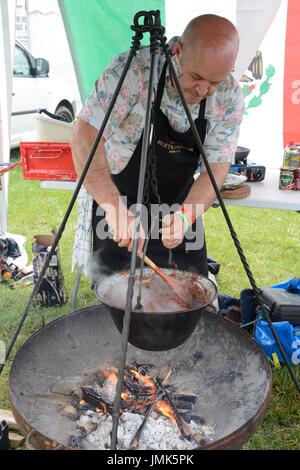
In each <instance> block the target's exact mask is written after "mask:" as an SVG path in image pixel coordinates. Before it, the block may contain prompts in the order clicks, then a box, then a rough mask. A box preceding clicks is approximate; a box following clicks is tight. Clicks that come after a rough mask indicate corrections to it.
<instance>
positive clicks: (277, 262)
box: [0, 152, 300, 449]
mask: <svg viewBox="0 0 300 470" xmlns="http://www.w3.org/2000/svg"><path fill="white" fill-rule="evenodd" d="M14 158H15V159H16V158H18V153H17V152H14ZM254 184H255V183H254ZM71 195H72V193H71V191H58V190H57V191H53V190H45V189H41V188H40V183H39V182H38V181H33V182H30V181H24V180H23V179H22V174H21V169H17V170H14V171H12V172H11V174H10V190H9V214H8V230H9V232H10V233H16V234H21V235H24V236H25V237H26V239H27V243H26V250H27V253H28V255H29V256H30V261H31V259H32V257H31V243H32V242H33V237H34V235H36V234H39V233H43V234H45V233H51V230H52V229H53V228H54V229H57V228H58V227H59V225H60V222H61V220H62V217H63V215H64V213H65V211H66V208H67V206H68V203H69V201H70V198H71ZM228 212H229V215H230V217H231V219H232V223H233V226H234V228H235V231H236V233H237V235H238V237H239V239H240V242H241V244H242V247H243V249H244V252H245V255H246V257H247V260H248V262H249V264H250V267H251V269H252V272H253V274H254V278H255V280H256V282H257V284H258V286H260V287H262V286H267V285H272V284H274V283H276V282H279V281H282V280H284V279H287V278H289V277H293V276H299V266H300V237H299V228H300V214H298V213H293V212H288V211H276V210H266V209H250V208H239V207H228ZM76 216H77V214H76V207H75V209H74V210H73V212H72V214H71V217H70V220H69V222H68V224H67V227H66V230H65V232H64V234H63V237H62V239H61V243H60V253H61V259H62V268H63V273H64V277H65V282H66V288H67V290H68V293H69V295H71V291H72V287H73V284H74V280H75V273H72V272H71V254H72V245H73V239H74V233H75V226H76ZM205 227H206V240H207V245H208V253H209V255H210V256H211V257H213V258H215V259H216V260H217V261H218V262H219V263H220V264H221V269H220V273H219V275H218V276H217V281H218V285H219V293H224V294H229V295H234V296H236V297H239V294H240V292H241V290H243V289H244V288H247V287H249V282H248V279H247V276H246V274H245V272H244V269H243V266H242V264H241V261H240V259H239V257H238V255H237V252H236V249H235V247H234V245H233V242H232V240H231V237H230V234H229V231H228V228H227V226H226V223H225V220H224V217H223V215H222V213H221V210H220V209H211V210H210V211H209V212H208V213H207V215H206V217H205ZM31 289H32V287H31V286H29V287H25V288H22V289H19V290H16V291H14V290H11V289H9V288H8V287H7V286H5V285H0V339H1V340H4V341H5V342H6V343H8V342H9V341H10V339H11V337H12V335H13V333H14V331H15V328H16V326H17V324H18V321H19V319H20V317H21V315H22V312H23V310H24V307H25V305H26V302H27V300H28V298H29V296H30V293H31ZM93 303H95V298H94V295H93V292H92V290H91V288H90V282H89V280H88V279H85V278H83V279H82V281H81V284H80V290H79V294H78V308H80V307H83V306H88V305H92V304H93ZM70 311H71V305H70V301H69V302H68V304H67V305H65V306H64V307H63V308H52V309H44V310H38V309H34V308H33V309H32V311H31V313H30V315H29V317H28V319H27V321H26V323H25V325H24V327H23V329H22V331H21V334H20V336H19V339H18V342H17V345H16V347H15V349H14V351H13V353H12V356H11V359H10V361H9V363H8V364H7V365H6V367H5V369H4V371H3V373H2V375H0V408H8V407H9V401H8V386H7V380H8V373H9V366H10V364H11V360H12V358H13V355H14V353H15V351H16V350H17V349H18V348H19V347H20V346H21V345H22V343H23V342H24V341H25V340H26V339H27V338H29V337H30V336H31V335H32V334H33V333H34V332H35V331H36V330H37V329H39V328H40V327H41V326H42V325H43V322H44V321H46V322H47V323H48V322H49V321H52V320H53V319H55V318H57V317H58V316H60V315H62V314H66V313H68V312H70ZM294 370H295V372H296V374H297V377H298V380H299V381H300V368H299V367H295V368H294ZM273 372H274V373H273V379H274V385H273V392H272V397H271V400H270V402H269V406H268V411H267V414H266V417H265V419H264V420H263V423H262V424H261V426H260V427H259V429H258V430H257V431H256V433H255V434H254V435H253V436H252V438H251V439H250V441H248V442H247V444H246V445H245V446H244V448H245V449H300V406H299V403H300V397H299V396H298V395H297V392H296V390H295V388H294V386H293V384H292V382H291V379H290V376H289V374H288V371H287V370H286V369H280V370H278V369H275V370H274V371H273Z"/></svg>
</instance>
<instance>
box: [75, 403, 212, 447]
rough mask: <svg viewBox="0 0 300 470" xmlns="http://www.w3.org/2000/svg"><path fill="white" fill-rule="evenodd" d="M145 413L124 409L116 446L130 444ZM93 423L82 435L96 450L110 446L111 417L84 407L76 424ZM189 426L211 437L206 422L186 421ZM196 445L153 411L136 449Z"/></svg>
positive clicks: (195, 431) (192, 430)
mask: <svg viewBox="0 0 300 470" xmlns="http://www.w3.org/2000/svg"><path fill="white" fill-rule="evenodd" d="M143 420H144V416H142V415H139V414H136V413H131V412H125V413H124V414H123V415H122V416H121V417H120V420H119V427H118V445H117V449H118V450H127V449H130V444H131V441H132V439H133V438H134V436H135V433H136V431H137V430H138V428H139V426H140V425H141V424H142V422H143ZM87 423H94V424H96V425H97V428H96V430H95V431H93V432H92V433H90V434H89V435H87V436H86V437H85V439H84V440H83V442H84V441H85V440H87V441H88V442H90V443H91V444H93V445H94V446H95V447H97V449H99V450H108V449H109V448H110V433H111V430H112V417H111V416H106V415H105V414H104V413H102V412H95V411H91V410H89V411H87V412H86V413H85V414H83V415H81V417H80V419H79V420H78V421H77V425H78V428H80V427H81V426H82V425H83V424H87ZM189 428H190V430H191V432H192V433H193V434H197V433H201V434H202V435H203V436H204V437H205V440H206V441H210V440H212V435H213V433H214V432H213V428H212V427H211V426H208V425H199V424H196V423H195V422H194V421H191V422H190V423H189ZM196 447H197V446H196V444H195V442H190V441H188V440H187V439H185V438H183V437H182V435H181V433H180V430H179V428H178V427H177V426H176V425H175V424H173V423H172V422H171V421H170V420H169V419H168V418H166V417H164V416H161V415H158V414H157V413H156V412H153V413H152V415H151V416H150V417H149V420H148V422H147V424H146V426H145V427H144V429H143V432H142V435H141V437H140V440H139V446H138V449H139V450H175V449H176V450H192V449H195V448H196Z"/></svg>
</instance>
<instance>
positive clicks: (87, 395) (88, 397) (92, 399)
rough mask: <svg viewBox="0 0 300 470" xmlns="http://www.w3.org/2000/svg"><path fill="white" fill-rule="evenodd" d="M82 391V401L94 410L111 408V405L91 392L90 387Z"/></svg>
mask: <svg viewBox="0 0 300 470" xmlns="http://www.w3.org/2000/svg"><path fill="white" fill-rule="evenodd" d="M82 391H83V396H84V400H85V401H86V402H87V403H88V404H89V405H91V406H93V407H94V408H100V409H103V408H105V407H108V408H109V409H110V408H111V403H107V402H106V401H105V400H104V398H103V397H102V396H101V395H99V394H98V393H97V392H95V390H93V389H92V388H91V387H82Z"/></svg>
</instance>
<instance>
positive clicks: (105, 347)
mask: <svg viewBox="0 0 300 470" xmlns="http://www.w3.org/2000/svg"><path fill="white" fill-rule="evenodd" d="M120 340H121V335H120V333H119V331H118V329H117V328H116V326H115V324H114V322H113V320H112V318H111V315H110V313H109V311H108V309H107V307H106V306H105V305H100V306H94V307H90V308H85V309H82V310H79V311H77V312H74V313H72V314H70V315H68V316H65V317H62V318H59V319H58V320H56V321H54V322H52V323H50V324H49V325H47V326H46V327H45V328H43V329H42V330H40V331H39V332H37V333H36V334H35V335H33V336H32V337H31V338H30V339H29V340H28V341H27V342H26V343H25V344H24V345H23V346H22V347H21V348H20V350H19V351H18V353H17V355H16V357H15V359H14V361H13V364H12V368H11V372H10V378H9V389H10V401H11V407H12V410H13V413H14V416H15V418H16V420H17V421H18V423H19V424H20V426H22V428H23V429H24V430H26V431H27V432H28V431H30V430H31V429H34V430H35V431H36V432H37V433H39V435H40V436H43V437H44V438H45V440H46V441H47V445H48V447H49V441H50V442H52V443H53V447H55V445H56V444H55V443H57V444H59V445H61V446H63V447H65V448H83V449H89V448H99V447H97V439H94V441H93V439H90V440H89V439H82V434H81V432H82V430H80V427H83V426H82V425H83V424H85V423H83V422H84V421H85V419H82V416H80V414H78V407H80V406H81V407H82V408H84V406H86V404H88V402H87V400H86V398H87V396H85V397H84V396H82V395H81V393H82V391H85V392H91V390H94V392H96V393H98V392H101V393H102V392H103V390H102V391H101V390H99V389H97V387H96V389H95V384H98V386H100V387H103V386H104V385H105V382H103V380H104V379H105V377H104V376H103V371H104V370H107V368H109V367H111V365H112V364H115V365H117V364H118V360H119V355H120V347H119V345H120ZM127 364H128V367H129V369H128V371H127V373H128V374H129V375H130V374H131V375H130V377H131V379H130V380H131V381H132V380H133V384H132V383H131V385H130V386H131V387H133V386H134V383H135V378H134V377H132V376H134V375H135V373H133V372H132V370H133V369H132V366H133V367H134V368H135V369H136V368H137V367H140V366H139V365H144V366H145V365H147V364H148V365H150V366H151V367H150V366H149V367H150V369H151V368H152V369H153V368H154V369H155V370H154V371H153V370H152V369H151V370H150V372H149V371H148V370H147V371H146V372H147V375H149V376H150V377H152V379H155V380H156V381H157V377H158V378H159V381H158V382H155V386H156V390H155V393H157V391H158V390H159V387H160V385H159V384H160V383H161V381H162V382H164V384H163V388H164V389H165V390H167V393H168V394H169V396H170V397H171V399H172V400H175V402H176V405H177V409H179V411H180V413H181V411H182V408H184V407H183V406H182V404H181V406H179V402H180V396H181V397H185V398H186V397H190V398H188V400H190V401H189V405H188V406H187V408H189V409H188V410H184V411H185V415H183V413H182V414H181V416H182V418H183V419H184V422H187V421H186V412H188V414H190V415H191V416H193V417H194V418H193V419H191V420H190V422H189V423H188V429H190V430H191V431H192V433H193V435H196V436H197V434H198V436H197V438H198V439H199V435H200V441H201V436H202V434H201V433H202V431H203V433H204V435H205V436H204V437H205V442H204V443H203V442H202V446H201V448H204V449H234V448H240V447H241V445H242V444H243V443H244V442H246V441H247V440H248V439H249V437H250V436H251V435H252V434H253V433H254V431H255V429H256V427H257V426H258V424H259V423H260V421H261V420H262V418H263V416H264V413H265V410H266V406H267V402H268V399H269V397H270V394H271V382H272V379H271V370H270V368H269V365H268V362H267V360H266V358H265V356H264V354H263V353H262V351H261V350H260V348H259V347H258V346H257V344H256V343H255V342H254V341H253V340H252V338H251V337H250V336H249V335H248V334H247V333H245V332H244V331H241V330H240V329H239V328H238V327H236V326H235V325H234V324H232V323H230V322H229V321H226V320H224V319H222V318H221V317H219V316H218V315H216V314H214V313H212V312H211V311H209V310H204V311H203V313H202V316H201V318H200V320H199V323H198V325H197V327H196V329H195V331H194V333H193V334H192V336H191V337H190V338H189V339H188V340H187V341H186V342H185V343H184V344H182V345H181V346H180V347H178V348H174V349H171V350H168V351H163V352H161V351H160V352H152V351H144V350H141V349H138V348H136V347H134V346H132V345H129V347H128V354H127ZM126 370H127V369H126ZM136 370H137V369H136ZM130 371H131V372H130ZM141 372H142V371H141V370H139V371H138V370H137V373H141ZM142 375H145V374H144V373H142ZM99 384H100V385H99ZM146 389H147V387H146ZM146 389H145V390H146ZM145 390H144V392H145ZM92 393H93V392H92ZM160 393H162V392H160ZM78 398H79V404H78V401H77V402H76V400H78ZM96 398H97V397H96ZM159 398H162V399H163V400H164V401H168V399H167V396H166V395H164V396H159ZM143 406H144V408H145V410H144V411H143V417H144V416H145V415H146V414H147V411H148V410H149V407H150V406H151V405H150V404H148V405H147V404H146V405H145V403H143ZM76 407H77V408H76ZM128 407H129V405H128V403H127V410H126V412H124V413H123V415H122V416H121V420H122V419H123V420H125V417H124V416H125V415H126V414H127V413H128V411H129V412H130V408H128ZM96 408H97V407H96V405H95V406H94V408H93V410H91V409H89V413H90V414H91V413H96V414H97V420H96V419H94V421H96V423H94V424H97V428H98V431H99V430H102V431H103V428H104V421H105V420H106V421H107V420H109V417H108V415H107V414H105V413H104V412H103V410H101V409H96ZM74 409H75V410H76V413H75V414H73V415H72V413H73V412H74ZM108 414H109V413H108ZM135 414H136V413H135ZM83 415H84V413H83ZM136 416H139V415H137V414H136ZM123 417H124V418H123ZM195 417H198V423H195V424H196V425H197V426H200V427H199V428H195V427H194V425H193V424H192V421H193V420H195ZM126 419H127V418H126ZM141 419H143V418H141ZM141 419H136V423H135V425H131V431H129V429H128V428H126V427H125V434H126V432H127V433H129V432H131V435H130V436H129V435H128V436H127V441H128V442H129V443H130V444H131V443H132V441H133V439H134V437H136V433H137V431H138V428H139V426H140V425H141ZM148 419H149V422H150V419H152V420H153V421H152V423H154V421H156V422H157V421H158V420H159V419H163V420H166V419H167V418H166V417H165V416H163V415H162V414H161V413H160V412H159V410H157V409H155V410H153V414H151V415H150V417H149V418H148ZM121 420H120V421H121ZM125 421H126V420H125ZM196 421H197V419H196ZM86 423H87V424H88V420H86ZM164 423H165V425H166V426H168V427H170V426H174V428H175V429H176V432H178V429H179V428H178V423H175V422H174V423H172V422H171V421H170V420H169V422H168V423H166V422H164ZM201 426H202V428H201ZM92 428H94V429H92ZM197 429H198V430H199V432H197ZM88 430H89V432H92V431H93V432H96V428H95V426H92V427H91V426H90V427H89V426H88ZM179 431H180V430H179ZM105 433H106V432H105ZM91 435H92V434H90V436H91ZM139 438H140V439H143V440H144V441H145V440H146V441H147V424H146V425H145V426H144V429H143V431H142V436H139ZM191 442H192V445H191V447H192V448H198V445H197V440H196V441H191ZM138 445H139V443H138ZM175 445H176V444H175ZM137 448H139V447H137ZM150 448H151V446H150ZM171 448H172V447H171Z"/></svg>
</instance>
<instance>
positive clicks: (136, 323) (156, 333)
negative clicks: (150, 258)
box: [95, 269, 217, 351]
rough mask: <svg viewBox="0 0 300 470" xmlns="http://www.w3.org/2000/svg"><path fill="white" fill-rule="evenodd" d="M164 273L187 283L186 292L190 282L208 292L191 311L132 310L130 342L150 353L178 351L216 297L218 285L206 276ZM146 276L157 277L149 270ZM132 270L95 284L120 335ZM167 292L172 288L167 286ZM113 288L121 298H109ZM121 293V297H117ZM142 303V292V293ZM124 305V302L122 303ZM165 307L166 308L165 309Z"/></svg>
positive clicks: (170, 270)
mask: <svg viewBox="0 0 300 470" xmlns="http://www.w3.org/2000/svg"><path fill="white" fill-rule="evenodd" d="M164 271H165V272H166V273H167V274H168V275H170V276H172V275H175V276H176V278H177V279H178V278H179V279H182V280H184V281H186V284H187V289H188V288H189V281H190V283H192V281H193V283H194V282H197V283H200V284H201V286H203V287H204V288H205V289H206V292H207V294H206V296H205V301H204V302H202V303H199V305H197V306H196V307H195V308H192V309H190V310H181V311H166V308H164V309H163V308H161V310H162V311H159V310H160V308H159V307H160V305H159V304H158V308H157V310H158V311H154V312H153V311H147V310H146V309H145V310H144V311H143V312H140V311H136V310H134V309H133V311H132V312H131V323H130V330H129V339H128V340H129V343H131V344H132V345H133V346H136V347H137V348H140V349H145V350H148V351H165V350H168V349H172V348H176V347H177V346H180V345H181V344H182V343H184V342H185V341H186V340H187V339H188V338H189V337H190V336H191V334H192V333H193V331H194V329H195V328H196V326H197V323H198V321H199V319H200V317H201V314H202V312H203V310H204V309H205V308H206V307H207V306H208V305H210V304H211V303H212V302H213V301H214V300H215V298H216V296H217V288H216V285H215V284H214V283H213V282H212V281H211V280H210V279H208V278H206V277H205V276H202V275H200V274H196V273H190V272H187V271H178V270H175V269H164ZM143 273H144V274H143V276H146V277H151V276H157V275H156V274H155V273H153V271H152V270H150V269H144V272H143ZM128 276H129V271H122V272H121V273H116V274H113V275H112V276H109V277H107V278H105V280H102V281H100V282H98V283H97V284H96V287H95V292H96V296H97V298H98V300H100V301H101V302H103V303H104V304H106V305H107V306H108V308H109V311H110V314H111V316H112V318H113V321H114V323H115V325H116V327H117V328H118V330H119V332H120V333H121V332H122V330H123V319H124V314H125V312H124V307H123V308H120V296H121V291H122V288H123V290H124V287H126V286H127V283H128ZM137 287H138V281H136V282H135V295H134V300H133V307H134V306H135V303H136V293H137ZM165 288H166V290H168V289H169V287H168V286H167V284H166V286H165ZM109 289H113V290H114V292H115V293H116V294H117V296H118V299H116V298H115V299H112V298H108V296H107V292H108V291H109ZM118 294H119V295H118ZM151 295H152V296H153V297H155V296H156V295H157V292H152V293H151ZM142 303H143V291H142ZM123 305H125V300H124V302H123ZM164 307H165V306H164Z"/></svg>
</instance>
